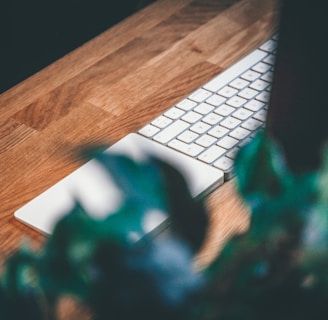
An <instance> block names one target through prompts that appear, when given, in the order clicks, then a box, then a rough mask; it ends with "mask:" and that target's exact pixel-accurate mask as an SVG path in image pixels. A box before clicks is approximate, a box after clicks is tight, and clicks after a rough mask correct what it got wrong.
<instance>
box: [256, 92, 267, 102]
mask: <svg viewBox="0 0 328 320" xmlns="http://www.w3.org/2000/svg"><path fill="white" fill-rule="evenodd" d="M256 99H257V100H259V101H262V102H269V100H270V92H267V91H263V92H261V93H260V94H258V95H257V96H256Z"/></svg>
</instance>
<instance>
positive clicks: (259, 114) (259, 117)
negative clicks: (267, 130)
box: [253, 110, 267, 122]
mask: <svg viewBox="0 0 328 320" xmlns="http://www.w3.org/2000/svg"><path fill="white" fill-rule="evenodd" d="M253 117H254V119H257V120H260V121H262V122H264V121H265V120H266V117H267V111H266V110H261V111H259V112H257V113H255V114H254V116H253Z"/></svg>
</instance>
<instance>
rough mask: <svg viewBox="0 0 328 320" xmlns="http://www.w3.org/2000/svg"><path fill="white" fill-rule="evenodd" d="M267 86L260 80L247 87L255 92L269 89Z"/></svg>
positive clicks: (267, 84) (266, 83)
mask: <svg viewBox="0 0 328 320" xmlns="http://www.w3.org/2000/svg"><path fill="white" fill-rule="evenodd" d="M269 85H270V84H269V83H268V82H266V81H264V80H261V79H257V80H255V81H254V82H253V83H252V84H251V85H250V86H249V87H250V88H252V89H255V90H257V91H263V90H265V89H266V88H267V87H269Z"/></svg>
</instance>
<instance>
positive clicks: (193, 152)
mask: <svg viewBox="0 0 328 320" xmlns="http://www.w3.org/2000/svg"><path fill="white" fill-rule="evenodd" d="M168 146H169V147H170V148H173V149H175V150H178V151H181V152H182V153H184V154H187V155H188V156H191V157H196V156H197V155H198V154H200V153H201V152H202V151H203V150H204V148H203V147H201V146H199V145H198V144H195V143H191V144H187V143H184V142H182V141H179V140H176V139H174V140H172V141H171V142H170V143H169V144H168Z"/></svg>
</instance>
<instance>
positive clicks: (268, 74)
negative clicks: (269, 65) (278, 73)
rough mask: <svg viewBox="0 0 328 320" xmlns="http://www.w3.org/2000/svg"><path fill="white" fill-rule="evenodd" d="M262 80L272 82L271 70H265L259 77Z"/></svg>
mask: <svg viewBox="0 0 328 320" xmlns="http://www.w3.org/2000/svg"><path fill="white" fill-rule="evenodd" d="M261 79H262V80H264V81H267V82H270V83H271V82H272V79H273V72H272V71H268V72H266V73H265V74H264V75H263V76H262V77H261Z"/></svg>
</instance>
